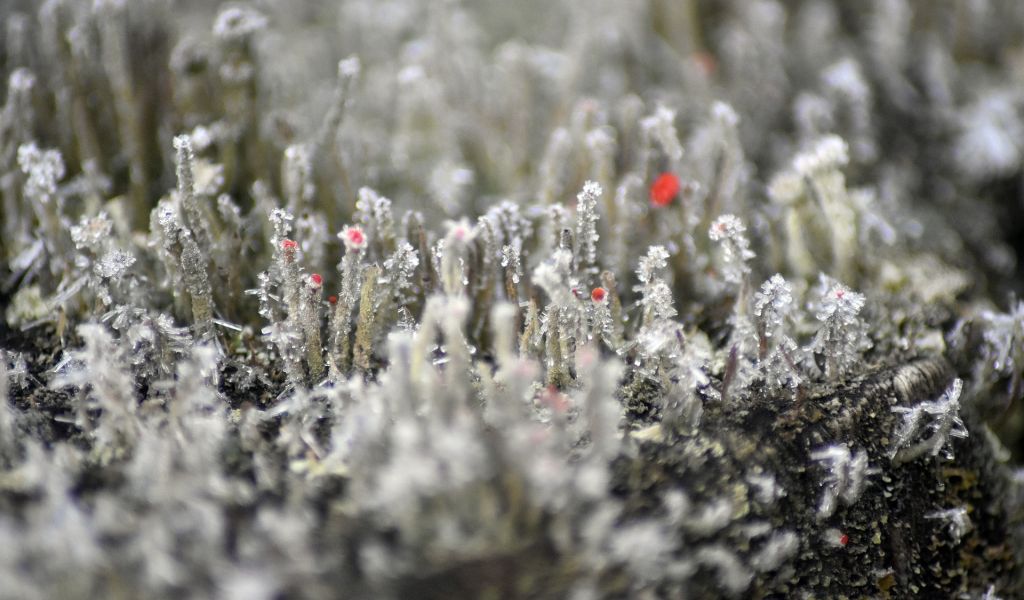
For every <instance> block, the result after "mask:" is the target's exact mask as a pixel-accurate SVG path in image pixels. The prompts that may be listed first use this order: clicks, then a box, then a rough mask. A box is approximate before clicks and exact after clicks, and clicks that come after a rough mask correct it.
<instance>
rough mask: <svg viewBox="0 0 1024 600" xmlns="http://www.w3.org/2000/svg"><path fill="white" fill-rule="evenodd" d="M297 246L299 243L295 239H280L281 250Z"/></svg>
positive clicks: (292, 248)
mask: <svg viewBox="0 0 1024 600" xmlns="http://www.w3.org/2000/svg"><path fill="white" fill-rule="evenodd" d="M298 247H299V244H298V243H297V242H296V241H295V240H289V239H283V240H281V249H282V250H294V249H296V248H298Z"/></svg>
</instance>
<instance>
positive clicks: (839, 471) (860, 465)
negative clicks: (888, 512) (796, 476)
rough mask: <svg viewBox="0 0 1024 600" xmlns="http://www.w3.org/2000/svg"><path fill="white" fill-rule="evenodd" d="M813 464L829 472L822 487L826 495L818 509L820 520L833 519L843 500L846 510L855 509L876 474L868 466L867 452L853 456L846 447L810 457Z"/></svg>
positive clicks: (837, 447) (834, 447) (820, 452)
mask: <svg viewBox="0 0 1024 600" xmlns="http://www.w3.org/2000/svg"><path fill="white" fill-rule="evenodd" d="M811 460H814V461H817V462H820V463H823V466H824V467H825V468H826V469H827V470H828V475H826V476H825V478H824V480H823V484H822V485H823V486H824V488H825V491H824V492H823V493H822V496H821V503H820V504H819V505H818V516H819V518H827V517H831V516H832V514H833V513H834V512H835V510H836V508H837V507H838V502H839V501H840V500H842V502H843V504H845V505H847V506H851V505H853V503H855V502H856V501H857V499H858V498H860V495H861V494H862V493H863V492H864V488H865V487H866V486H867V484H868V476H869V475H871V474H873V473H876V472H877V470H876V469H873V468H871V467H870V466H869V465H868V455H867V453H866V452H864V451H863V450H859V451H857V452H851V451H850V448H849V447H848V446H847V445H846V444H838V445H833V446H827V447H825V448H822V449H820V450H816V451H814V452H812V453H811Z"/></svg>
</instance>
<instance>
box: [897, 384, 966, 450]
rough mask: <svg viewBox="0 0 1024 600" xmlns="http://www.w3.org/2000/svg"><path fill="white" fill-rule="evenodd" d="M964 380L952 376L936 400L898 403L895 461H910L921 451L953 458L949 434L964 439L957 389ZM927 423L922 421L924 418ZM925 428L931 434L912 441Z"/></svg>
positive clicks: (964, 432) (960, 389) (964, 429)
mask: <svg viewBox="0 0 1024 600" xmlns="http://www.w3.org/2000/svg"><path fill="white" fill-rule="evenodd" d="M962 390H963V381H962V380H961V379H959V378H957V379H954V380H953V383H951V384H950V385H949V387H948V388H946V391H945V392H943V393H942V396H941V397H939V399H938V400H932V401H926V402H921V403H920V404H917V405H915V406H911V407H907V406H897V407H894V408H893V409H892V411H893V412H895V413H899V414H902V415H903V421H902V422H901V423H900V426H899V428H897V430H896V432H895V433H894V435H893V437H894V438H895V443H894V444H893V450H892V456H893V460H894V461H895V462H897V463H904V462H909V461H912V460H914V459H916V458H918V457H919V456H922V455H924V454H930V455H932V456H937V455H938V454H939V452H942V453H943V454H944V455H945V456H946V458H948V459H952V458H953V451H952V449H951V448H949V441H950V437H956V438H966V437H967V428H966V427H965V426H964V422H963V421H962V420H961V419H960V392H961V391H962ZM926 419H927V420H928V421H929V422H928V423H927V424H926V423H924V421H925V420H926ZM925 431H930V432H931V434H930V435H929V436H928V437H927V438H925V439H924V440H921V441H918V442H917V443H915V442H914V440H915V439H917V438H919V437H920V435H921V434H922V433H924V432H925Z"/></svg>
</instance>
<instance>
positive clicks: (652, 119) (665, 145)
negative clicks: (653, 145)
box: [640, 106, 683, 161]
mask: <svg viewBox="0 0 1024 600" xmlns="http://www.w3.org/2000/svg"><path fill="white" fill-rule="evenodd" d="M675 120H676V111H674V110H672V109H670V108H668V107H666V106H658V108H657V109H656V110H655V112H654V114H653V115H651V116H649V117H647V118H646V119H644V120H643V121H642V122H641V124H640V126H641V127H643V129H644V131H645V132H647V135H649V136H651V137H653V138H654V139H655V140H657V141H658V144H660V145H661V148H662V150H663V151H664V152H665V155H666V156H668V158H669V159H670V160H673V161H677V160H679V159H681V158H682V157H683V147H682V145H681V144H680V143H679V134H678V133H676V126H675Z"/></svg>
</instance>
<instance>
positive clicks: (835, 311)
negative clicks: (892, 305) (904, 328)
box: [811, 280, 871, 378]
mask: <svg viewBox="0 0 1024 600" xmlns="http://www.w3.org/2000/svg"><path fill="white" fill-rule="evenodd" d="M824 282H825V283H826V284H827V283H829V282H828V281H827V280H825V281H824ZM864 302H865V299H864V295H863V294H858V293H857V292H854V291H852V290H851V289H850V288H848V287H846V286H845V285H843V284H841V283H839V282H835V281H832V282H831V286H830V287H829V288H828V291H827V292H825V294H824V295H823V296H822V297H821V300H820V303H819V305H818V310H817V312H816V313H815V317H816V318H817V319H818V321H820V322H821V326H820V327H819V328H818V332H817V334H815V336H814V340H813V342H812V343H811V349H812V351H813V352H815V353H817V354H820V355H822V356H824V358H825V375H826V377H830V378H831V377H839V376H842V375H845V374H846V373H848V372H850V371H851V370H853V368H854V367H856V365H857V363H858V362H859V361H860V353H861V352H862V351H863V350H865V349H867V348H870V347H871V342H870V341H869V340H868V338H867V333H866V328H867V326H866V324H865V323H864V321H863V320H862V319H861V317H860V311H861V309H862V308H864Z"/></svg>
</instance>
